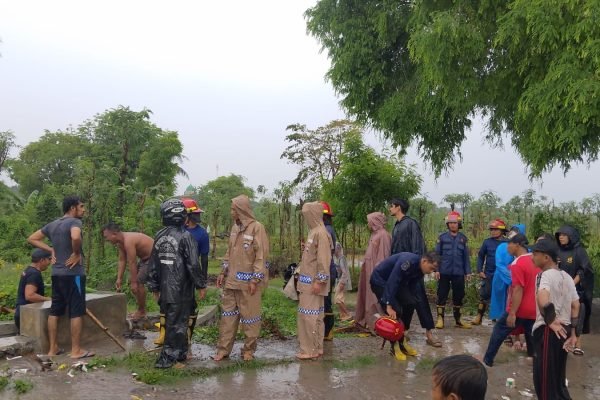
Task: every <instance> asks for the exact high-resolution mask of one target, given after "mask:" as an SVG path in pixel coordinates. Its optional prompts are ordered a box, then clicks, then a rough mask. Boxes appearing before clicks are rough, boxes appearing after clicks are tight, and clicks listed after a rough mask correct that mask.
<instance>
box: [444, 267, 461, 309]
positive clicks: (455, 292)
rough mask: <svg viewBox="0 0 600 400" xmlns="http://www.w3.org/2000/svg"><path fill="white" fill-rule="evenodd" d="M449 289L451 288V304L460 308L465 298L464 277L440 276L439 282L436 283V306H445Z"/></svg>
mask: <svg viewBox="0 0 600 400" xmlns="http://www.w3.org/2000/svg"><path fill="white" fill-rule="evenodd" d="M450 287H452V302H453V303H454V305H455V306H457V307H460V306H462V305H463V299H464V298H465V276H464V275H445V274H440V280H439V281H438V290H437V305H438V306H445V305H446V302H447V301H448V294H449V293H450Z"/></svg>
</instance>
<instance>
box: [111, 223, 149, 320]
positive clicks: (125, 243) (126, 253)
mask: <svg viewBox="0 0 600 400" xmlns="http://www.w3.org/2000/svg"><path fill="white" fill-rule="evenodd" d="M102 235H104V238H105V239H106V240H108V241H109V242H111V243H112V244H114V245H115V246H117V249H118V250H119V266H118V269H117V281H116V282H115V287H116V288H117V291H118V292H120V291H121V288H122V282H123V274H124V273H125V266H126V265H128V266H129V284H130V286H131V293H133V295H134V296H135V299H136V302H137V305H138V309H137V311H136V312H135V313H133V314H132V315H131V319H133V320H138V319H141V318H144V317H145V316H146V288H145V287H144V283H145V282H146V277H147V274H148V260H149V259H150V253H151V252H152V245H153V244H154V240H153V239H152V238H151V237H150V236H147V235H144V234H143V233H140V232H121V227H120V226H119V225H117V224H115V223H114V222H110V223H108V224H106V225H104V226H103V227H102ZM138 259H139V261H138Z"/></svg>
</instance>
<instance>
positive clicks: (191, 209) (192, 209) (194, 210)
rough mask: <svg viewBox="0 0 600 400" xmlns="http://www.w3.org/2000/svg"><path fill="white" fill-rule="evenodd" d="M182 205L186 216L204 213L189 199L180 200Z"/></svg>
mask: <svg viewBox="0 0 600 400" xmlns="http://www.w3.org/2000/svg"><path fill="white" fill-rule="evenodd" d="M181 201H182V202H183V205H184V206H185V210H186V211H187V213H188V214H200V213H203V212H204V211H203V210H202V209H201V208H200V206H199V205H198V203H196V200H194V199H190V198H189V197H184V198H182V199H181Z"/></svg>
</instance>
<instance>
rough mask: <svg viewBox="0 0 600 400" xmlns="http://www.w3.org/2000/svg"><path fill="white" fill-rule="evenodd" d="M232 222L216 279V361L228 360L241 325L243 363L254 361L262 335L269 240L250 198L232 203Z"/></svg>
mask: <svg viewBox="0 0 600 400" xmlns="http://www.w3.org/2000/svg"><path fill="white" fill-rule="evenodd" d="M231 218H232V219H233V221H234V223H233V226H232V227H231V234H230V235H229V245H228V247H227V252H226V253H225V256H224V257H223V265H222V267H223V270H222V272H221V274H220V275H219V277H218V278H217V286H218V287H223V297H222V300H221V310H222V313H221V320H220V321H219V340H218V342H217V353H216V354H215V355H214V356H213V360H215V361H220V360H222V359H224V358H227V357H229V354H230V353H231V350H232V349H233V342H234V341H235V335H236V334H237V331H238V324H240V323H241V324H242V331H243V332H244V336H245V340H244V346H243V347H242V359H243V360H244V361H251V360H253V359H254V352H255V351H256V344H257V341H258V336H259V334H260V321H261V292H262V290H263V288H264V287H266V285H267V280H268V278H269V272H268V270H267V268H266V262H267V259H268V257H269V238H268V236H267V232H266V230H265V227H264V226H263V225H262V224H261V223H260V222H258V221H257V220H256V218H255V217H254V213H253V212H252V208H251V207H250V199H249V198H248V196H246V195H240V196H237V197H235V198H233V199H232V200H231Z"/></svg>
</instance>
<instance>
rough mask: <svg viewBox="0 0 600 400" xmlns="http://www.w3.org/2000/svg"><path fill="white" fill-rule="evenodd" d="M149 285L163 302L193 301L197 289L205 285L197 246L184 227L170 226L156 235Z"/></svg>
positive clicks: (160, 302)
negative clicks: (158, 293)
mask: <svg viewBox="0 0 600 400" xmlns="http://www.w3.org/2000/svg"><path fill="white" fill-rule="evenodd" d="M147 286H148V289H149V290H150V291H151V292H160V299H159V304H161V305H162V304H170V303H183V302H187V301H193V300H194V289H203V288H205V287H206V278H205V277H204V276H203V274H202V273H201V270H200V265H199V263H198V245H197V243H196V241H195V240H194V237H193V236H192V235H191V234H190V233H189V232H188V231H186V230H185V228H184V227H183V226H167V227H165V228H163V229H161V230H160V231H158V233H157V234H156V237H155V238H154V246H153V248H152V255H151V256H150V262H149V263H148V281H147Z"/></svg>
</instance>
